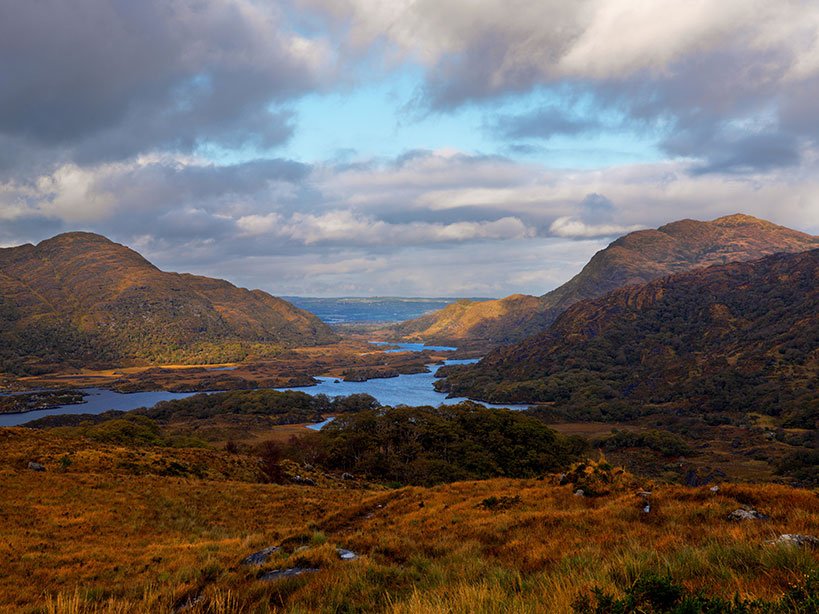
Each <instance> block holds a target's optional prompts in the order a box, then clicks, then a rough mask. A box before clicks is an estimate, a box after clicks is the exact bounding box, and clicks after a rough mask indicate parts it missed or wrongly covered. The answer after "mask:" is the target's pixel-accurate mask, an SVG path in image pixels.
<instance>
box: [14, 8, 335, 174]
mask: <svg viewBox="0 0 819 614" xmlns="http://www.w3.org/2000/svg"><path fill="white" fill-rule="evenodd" d="M333 65H334V59H333V53H332V52H331V50H330V47H329V46H328V45H327V44H326V42H324V41H323V40H321V39H311V38H306V37H304V36H301V35H299V34H297V33H296V32H295V31H294V30H293V29H292V28H291V27H290V26H289V24H288V23H287V21H286V18H285V15H284V14H283V13H282V12H281V11H280V10H279V9H277V8H276V5H274V4H271V3H256V2H252V1H251V0H181V1H179V2H174V3H172V4H168V3H166V2H162V1H160V0H140V2H127V1H120V0H78V1H77V2H72V3H65V2H60V1H58V0H41V1H38V2H24V3H19V4H17V5H16V6H15V7H14V8H13V9H11V8H9V9H8V10H5V11H3V19H0V77H2V82H3V87H2V88H0V135H4V136H5V137H6V138H14V139H17V140H19V141H20V142H21V143H22V144H23V145H24V146H26V147H36V148H38V150H39V151H40V155H42V156H45V155H46V154H49V153H50V155H51V156H52V157H54V158H56V159H59V160H60V161H62V162H68V161H74V162H79V163H89V162H93V163H96V162H100V161H111V160H119V159H124V158H128V157H131V156H134V155H137V154H139V153H144V152H150V151H155V150H162V151H192V150H194V149H195V148H196V147H198V146H200V145H203V144H205V143H219V144H221V145H223V146H225V147H236V146H241V145H246V144H252V145H256V146H259V147H268V146H271V145H276V144H280V143H282V142H283V141H285V140H286V139H287V138H288V137H289V135H290V133H291V131H292V126H291V124H290V122H291V116H290V113H289V112H288V111H287V110H283V109H280V108H276V107H277V105H281V104H282V103H286V102H287V101H288V100H291V99H293V98H294V97H298V96H300V95H302V94H304V93H305V92H308V91H315V90H316V89H319V88H321V87H322V85H323V84H324V83H326V82H328V80H330V79H332V78H333V77H332V73H333V71H334V67H333Z"/></svg>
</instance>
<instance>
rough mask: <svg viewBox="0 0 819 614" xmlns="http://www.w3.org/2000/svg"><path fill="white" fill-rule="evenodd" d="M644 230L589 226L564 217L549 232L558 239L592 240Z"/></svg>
mask: <svg viewBox="0 0 819 614" xmlns="http://www.w3.org/2000/svg"><path fill="white" fill-rule="evenodd" d="M640 228H644V227H643V226H640V225H639V224H635V225H633V226H618V225H617V224H587V223H586V222H584V221H582V220H579V219H577V218H573V217H570V216H564V217H559V218H557V219H556V220H555V221H554V222H552V224H551V226H549V232H551V233H552V234H553V235H555V236H558V237H567V238H572V239H574V238H578V237H582V238H592V237H615V236H619V235H623V234H626V233H628V232H632V231H634V230H640Z"/></svg>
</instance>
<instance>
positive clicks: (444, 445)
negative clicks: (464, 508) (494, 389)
mask: <svg viewBox="0 0 819 614" xmlns="http://www.w3.org/2000/svg"><path fill="white" fill-rule="evenodd" d="M311 440H312V441H311ZM306 443H310V445H309V448H308V446H306V445H305V444H306ZM299 447H300V449H301V452H300V453H301V454H302V455H304V454H309V455H310V456H309V460H310V461H311V462H313V463H317V464H319V465H321V466H323V467H325V468H327V469H330V470H338V471H348V472H351V473H354V474H356V475H361V476H364V477H366V478H367V479H369V480H373V481H378V482H387V483H399V484H422V485H430V484H438V483H441V482H452V481H456V480H474V479H485V478H490V477H500V476H504V477H519V478H523V477H535V476H538V475H542V474H543V473H545V472H548V471H557V470H559V469H562V468H564V467H567V466H568V465H569V464H570V463H571V462H573V461H574V460H576V459H577V458H578V457H579V456H580V455H581V454H582V453H583V452H585V451H586V443H585V441H583V440H582V439H580V438H576V437H564V436H562V435H560V434H558V433H556V432H555V431H553V430H552V429H550V428H548V427H547V426H546V425H544V424H543V423H542V422H540V421H539V420H537V419H535V418H531V417H529V416H526V415H524V414H522V413H520V412H514V411H509V410H496V409H487V408H485V407H483V406H480V405H477V404H473V403H463V404H460V405H455V406H442V407H438V408H433V407H395V408H383V409H371V410H366V411H362V412H358V413H355V414H351V415H343V416H340V417H338V418H336V420H334V421H333V422H331V423H330V424H329V425H328V426H326V427H325V428H324V429H322V430H321V431H320V432H318V433H315V434H313V435H311V437H310V438H309V439H306V440H304V441H302V442H300V444H299Z"/></svg>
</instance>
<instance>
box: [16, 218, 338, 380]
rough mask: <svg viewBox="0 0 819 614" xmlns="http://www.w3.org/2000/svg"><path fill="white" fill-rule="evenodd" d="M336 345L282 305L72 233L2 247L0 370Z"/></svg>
mask: <svg viewBox="0 0 819 614" xmlns="http://www.w3.org/2000/svg"><path fill="white" fill-rule="evenodd" d="M334 339H335V336H334V334H333V333H332V331H331V330H330V329H329V328H328V327H327V326H326V325H325V324H324V323H323V322H321V321H320V320H319V319H318V318H317V317H315V316H314V315H312V314H310V313H308V312H306V311H303V310H301V309H298V308H296V307H294V306H293V305H291V304H290V303H288V302H287V301H284V300H282V299H279V298H276V297H273V296H270V295H269V294H267V293H265V292H262V291H261V290H246V289H243V288H237V287H236V286H234V285H232V284H230V283H228V282H226V281H223V280H220V279H211V278H208V277H200V276H196V275H189V274H178V273H166V272H163V271H160V270H159V269H158V268H156V267H155V266H154V265H152V264H151V263H150V262H148V261H147V260H145V259H144V258H143V257H142V256H140V255H139V254H138V253H137V252H135V251H133V250H131V249H129V248H127V247H125V246H123V245H119V244H117V243H113V242H112V241H109V240H108V239H106V238H105V237H102V236H99V235H95V234H91V233H85V232H72V233H67V234H62V235H58V236H56V237H54V238H52V239H48V240H46V241H43V242H41V243H39V244H38V245H36V246H35V245H22V246H20V247H12V248H6V249H0V342H2V343H1V344H0V345H2V346H4V350H3V351H0V371H2V370H4V366H5V370H14V367H15V366H17V367H19V368H22V367H24V366H25V364H26V363H27V362H39V363H46V364H48V363H51V364H54V363H57V364H60V363H63V362H66V361H71V362H74V363H76V364H78V365H82V366H85V365H89V364H95V363H97V364H99V363H103V364H112V363H117V362H122V361H127V360H129V359H142V360H143V361H146V360H147V361H151V360H153V359H161V360H162V359H167V357H171V358H172V357H173V356H174V353H175V352H176V353H179V352H182V353H184V351H185V350H186V349H189V348H192V347H196V346H202V347H205V348H208V351H210V352H212V353H214V354H218V353H220V352H222V351H224V350H223V348H225V347H226V346H228V345H229V344H234V345H235V344H238V343H245V344H271V345H274V346H279V347H290V346H296V345H315V344H320V343H325V342H329V341H332V340H334ZM15 360H16V361H17V363H20V362H22V363H23V364H22V365H20V364H16V363H15ZM4 362H5V364H4ZM46 368H47V367H46ZM18 370H19V369H18Z"/></svg>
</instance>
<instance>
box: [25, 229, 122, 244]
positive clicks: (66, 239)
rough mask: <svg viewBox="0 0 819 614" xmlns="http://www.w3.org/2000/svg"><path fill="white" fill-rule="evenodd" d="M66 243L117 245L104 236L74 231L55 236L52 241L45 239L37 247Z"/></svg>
mask: <svg viewBox="0 0 819 614" xmlns="http://www.w3.org/2000/svg"><path fill="white" fill-rule="evenodd" d="M66 243H106V244H110V245H116V244H115V243H114V242H113V241H112V240H111V239H109V238H108V237H105V236H103V235H100V234H97V233H94V232H87V231H84V230H72V231H71V232H64V233H62V234H58V235H55V236H53V237H51V238H50V239H44V240H43V241H40V242H39V243H38V244H37V247H40V246H43V245H57V244H66Z"/></svg>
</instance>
